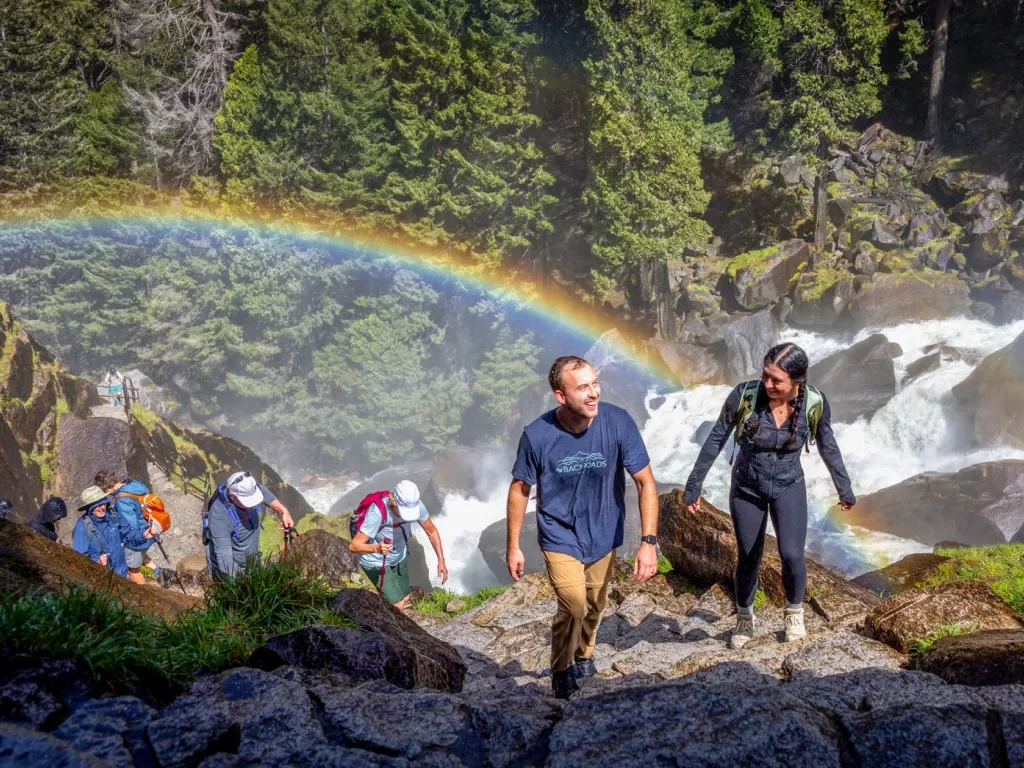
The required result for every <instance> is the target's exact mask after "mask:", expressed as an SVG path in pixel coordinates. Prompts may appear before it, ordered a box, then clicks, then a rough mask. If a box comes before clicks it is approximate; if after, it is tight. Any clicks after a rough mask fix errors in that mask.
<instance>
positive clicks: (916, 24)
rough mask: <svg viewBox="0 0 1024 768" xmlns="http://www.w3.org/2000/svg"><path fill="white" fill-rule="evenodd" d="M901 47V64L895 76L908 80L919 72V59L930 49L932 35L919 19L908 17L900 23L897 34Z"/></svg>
mask: <svg viewBox="0 0 1024 768" xmlns="http://www.w3.org/2000/svg"><path fill="white" fill-rule="evenodd" d="M897 38H898V40H899V49H900V64H899V67H898V68H897V70H896V74H895V76H896V77H897V78H898V79H900V80H906V79H908V78H910V77H913V75H914V74H915V73H916V72H917V69H918V66H917V60H918V58H920V57H921V56H923V55H924V54H925V52H927V50H928V43H929V38H930V35H929V33H928V31H927V30H926V29H925V28H924V25H923V24H921V22H920V21H918V20H917V19H907V20H906V21H904V22H903V24H902V25H900V31H899V33H898V34H897Z"/></svg>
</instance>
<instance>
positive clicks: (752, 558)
mask: <svg viewBox="0 0 1024 768" xmlns="http://www.w3.org/2000/svg"><path fill="white" fill-rule="evenodd" d="M729 511H730V513H731V514H732V524H733V527H734V528H735V529H736V544H737V546H738V549H739V556H738V558H737V562H736V604H737V605H739V606H740V607H742V608H749V607H750V606H752V605H753V604H754V594H755V593H756V592H757V571H758V568H759V567H760V565H761V555H762V554H764V536H765V530H766V528H767V526H768V515H769V514H770V515H771V516H772V525H773V526H774V527H775V537H776V538H777V539H778V541H779V555H780V556H781V557H782V582H783V584H784V585H785V587H786V601H787V602H788V603H789V604H790V605H799V604H800V603H802V602H803V601H804V592H805V591H806V589H807V563H806V562H805V561H804V544H805V543H806V542H807V489H806V487H805V486H804V484H803V483H794V484H793V485H791V486H789V487H788V488H786V489H785V490H783V491H782V492H781V493H779V495H778V496H776V497H775V499H774V500H773V501H769V500H768V499H767V498H765V497H763V496H753V495H750V494H746V493H733V494H731V495H730V497H729Z"/></svg>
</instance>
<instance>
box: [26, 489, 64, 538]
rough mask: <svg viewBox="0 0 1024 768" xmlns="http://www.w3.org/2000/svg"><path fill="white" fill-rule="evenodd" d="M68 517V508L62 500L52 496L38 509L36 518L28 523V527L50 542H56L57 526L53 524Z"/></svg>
mask: <svg viewBox="0 0 1024 768" xmlns="http://www.w3.org/2000/svg"><path fill="white" fill-rule="evenodd" d="M67 516H68V508H67V505H66V504H65V503H64V499H60V498H57V497H56V496H53V497H52V498H50V499H49V500H48V501H47V502H46V503H45V504H43V506H41V507H40V508H39V512H37V513H36V516H35V517H34V518H32V520H31V521H29V524H28V527H29V528H31V529H32V530H33V531H38V532H39V533H41V534H43V536H45V537H46V538H48V539H50V540H51V541H56V540H57V526H56V525H55V523H56V522H57V521H58V520H60V519H61V518H64V517H67Z"/></svg>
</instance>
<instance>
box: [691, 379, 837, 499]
mask: <svg viewBox="0 0 1024 768" xmlns="http://www.w3.org/2000/svg"><path fill="white" fill-rule="evenodd" d="M747 383H748V382H744V383H743V384H739V385H738V386H737V387H736V388H735V389H733V391H732V392H730V393H729V397H727V398H726V399H725V405H723V406H722V412H721V414H719V416H718V421H717V422H715V426H714V428H713V429H712V430H711V434H709V435H708V438H707V440H705V441H704V446H703V447H702V448H701V449H700V455H699V456H698V457H697V463H696V464H694V465H693V471H692V472H690V477H689V478H688V479H687V481H686V490H685V492H684V494H683V500H684V501H685V502H686V503H687V504H692V503H693V502H695V501H696V500H697V499H698V497H700V493H701V486H703V484H704V478H705V477H706V476H707V474H708V471H709V470H710V469H711V465H712V464H714V463H715V459H716V458H717V457H718V454H719V453H720V452H721V450H722V446H724V445H725V443H726V441H727V440H728V439H729V433H730V432H732V428H733V424H734V422H735V421H736V411H737V410H738V409H739V407H740V400H741V399H742V397H743V389H744V387H746V386H747ZM822 401H823V402H822V412H821V420H820V421H819V423H818V434H817V435H816V437H815V442H816V443H817V445H818V453H820V454H821V458H822V460H823V461H824V462H825V466H826V467H828V471H829V474H830V475H832V482H833V483H834V484H835V486H836V490H837V491H838V492H839V498H840V499H841V500H842V501H845V502H846V503H847V504H855V503H856V502H857V497H856V496H854V495H853V488H851V487H850V477H849V475H847V474H846V467H845V465H844V464H843V456H842V454H841V453H840V452H839V446H838V445H837V444H836V438H835V435H834V434H832V410H831V408H829V405H828V398H826V397H825V396H824V394H822ZM804 410H805V409H803V408H801V409H800V412H799V413H796V414H794V415H793V417H792V418H791V419H790V420H789V421H787V422H786V423H785V424H783V425H782V427H781V429H780V428H777V427H776V426H775V419H773V418H772V415H771V409H770V408H769V405H768V393H767V392H765V391H764V387H763V386H761V384H760V383H758V387H757V400H756V402H755V404H754V412H753V413H752V414H751V416H750V418H749V419H747V424H748V425H750V426H749V427H748V429H752V428H753V425H754V424H755V423H756V422H757V419H758V416H759V415H760V416H761V423H760V426H759V428H758V430H757V432H756V433H755V434H753V435H751V436H749V437H748V436H743V437H740V438H738V440H737V442H738V444H739V450H738V452H737V456H736V461H735V463H734V465H733V469H732V493H737V492H739V493H744V494H747V495H753V496H758V497H762V498H768V499H774V498H775V497H777V496H778V495H779V493H780V492H781V491H783V490H784V489H786V488H788V487H789V486H791V485H793V484H795V483H802V482H803V480H804V470H803V467H801V466H800V451H802V450H803V449H804V443H806V442H807V439H808V431H809V430H808V426H807V418H806V414H805V413H804ZM794 419H795V420H796V430H797V436H796V441H795V442H794V443H793V445H792V446H791V447H786V446H787V443H788V442H789V438H790V434H791V431H790V430H791V428H792V426H793V423H792V422H793V420H794ZM744 431H746V430H744Z"/></svg>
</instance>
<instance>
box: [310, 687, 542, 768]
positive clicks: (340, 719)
mask: <svg viewBox="0 0 1024 768" xmlns="http://www.w3.org/2000/svg"><path fill="white" fill-rule="evenodd" d="M320 697H321V706H322V708H323V719H324V722H325V724H326V725H327V726H328V727H329V728H331V729H332V730H333V731H334V732H335V733H336V734H337V735H338V737H339V738H341V739H344V740H345V741H346V742H349V743H351V744H358V745H360V746H361V747H363V748H364V749H371V750H373V751H375V752H378V753H382V754H386V755H394V756H396V757H404V758H407V759H409V760H411V761H414V762H416V763H418V764H426V765H436V766H452V768H454V767H455V766H477V765H479V766H484V765H488V766H502V768H504V767H505V766H518V765H524V766H525V765H540V764H542V762H543V760H544V757H545V756H546V755H547V740H548V734H549V733H550V730H551V728H552V726H553V725H554V724H555V722H556V720H557V719H558V716H559V714H560V712H561V706H560V705H559V704H558V702H556V701H554V700H552V699H531V700H530V704H529V706H523V701H522V699H521V697H518V696H513V697H511V698H501V697H495V696H489V697H484V696H481V697H474V698H472V699H463V698H458V697H454V696H450V695H445V694H440V693H433V692H427V691H415V692H407V693H404V692H400V691H397V690H395V689H384V690H380V689H378V688H375V687H374V686H373V685H372V684H367V685H365V686H363V687H362V688H357V689H353V690H351V691H347V690H337V689H335V690H332V691H326V692H323V693H320ZM368 701H372V702H376V703H379V704H380V707H379V708H376V707H372V706H370V707H368V706H367V702H368ZM380 712H388V713H392V714H394V713H398V712H415V713H416V720H417V725H412V726H411V727H381V718H380Z"/></svg>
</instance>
